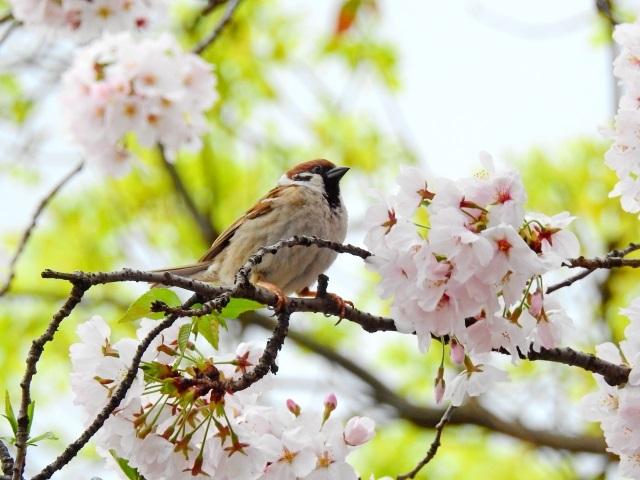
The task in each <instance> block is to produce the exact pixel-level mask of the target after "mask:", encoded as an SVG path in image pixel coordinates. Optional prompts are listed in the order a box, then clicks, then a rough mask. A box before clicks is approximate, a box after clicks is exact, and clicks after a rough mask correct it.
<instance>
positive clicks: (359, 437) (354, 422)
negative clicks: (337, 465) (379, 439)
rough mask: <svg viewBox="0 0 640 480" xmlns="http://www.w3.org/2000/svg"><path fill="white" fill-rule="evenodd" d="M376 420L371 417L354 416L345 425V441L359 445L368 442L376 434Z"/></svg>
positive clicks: (355, 445) (353, 445) (352, 444)
mask: <svg viewBox="0 0 640 480" xmlns="http://www.w3.org/2000/svg"><path fill="white" fill-rule="evenodd" d="M375 428H376V422H374V421H373V420H372V419H370V418H369V417H353V418H352V419H351V420H349V421H348V422H347V425H346V426H345V427H344V434H343V438H344V443H346V444H347V445H351V446H352V447H357V446H358V445H362V444H363V443H367V442H368V441H369V440H371V439H372V438H373V436H374V435H375V434H376V432H375Z"/></svg>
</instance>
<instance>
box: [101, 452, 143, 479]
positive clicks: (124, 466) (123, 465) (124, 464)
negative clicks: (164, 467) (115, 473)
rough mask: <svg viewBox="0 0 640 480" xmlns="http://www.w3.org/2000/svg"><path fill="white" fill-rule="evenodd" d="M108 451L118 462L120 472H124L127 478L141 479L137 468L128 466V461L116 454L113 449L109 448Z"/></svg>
mask: <svg viewBox="0 0 640 480" xmlns="http://www.w3.org/2000/svg"><path fill="white" fill-rule="evenodd" d="M109 453H110V454H111V456H112V457H113V458H114V459H115V461H116V462H117V463H118V466H119V467H120V470H122V473H124V474H125V476H126V477H127V478H128V479H129V480H143V478H142V475H140V474H139V473H138V470H136V469H135V468H133V467H132V466H130V465H129V462H128V461H127V460H126V459H124V458H121V457H119V456H118V455H116V452H115V450H109Z"/></svg>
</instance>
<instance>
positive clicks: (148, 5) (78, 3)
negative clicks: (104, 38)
mask: <svg viewBox="0 0 640 480" xmlns="http://www.w3.org/2000/svg"><path fill="white" fill-rule="evenodd" d="M9 3H10V4H11V7H12V9H11V11H12V13H13V15H14V16H15V18H16V19H18V20H20V21H21V22H23V23H25V24H26V25H28V26H30V27H36V28H40V29H47V30H49V31H52V32H55V33H63V34H69V35H72V36H73V37H74V38H77V39H80V40H88V39H92V38H97V37H99V36H100V35H101V34H103V33H105V32H111V33H115V32H121V31H131V32H135V31H147V30H149V29H150V28H151V27H152V26H153V25H157V24H159V23H161V22H162V21H163V19H164V17H166V15H167V3H166V1H164V0H93V1H86V0H9Z"/></svg>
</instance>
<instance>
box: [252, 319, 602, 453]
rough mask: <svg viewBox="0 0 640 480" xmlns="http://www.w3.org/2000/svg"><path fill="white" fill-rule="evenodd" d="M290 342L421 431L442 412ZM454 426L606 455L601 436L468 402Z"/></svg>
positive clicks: (311, 345)
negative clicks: (530, 423) (548, 426)
mask: <svg viewBox="0 0 640 480" xmlns="http://www.w3.org/2000/svg"><path fill="white" fill-rule="evenodd" d="M241 320H242V321H243V322H244V323H245V324H248V325H256V326H259V327H261V328H264V329H267V330H272V329H273V328H274V327H275V322H274V321H273V320H271V319H269V318H266V317H265V316H263V315H260V314H259V313H256V312H247V313H245V314H243V315H242V318H241ZM287 336H288V338H289V339H290V340H292V341H293V342H295V343H296V344H298V345H299V346H301V347H302V348H306V349H308V350H310V351H312V352H313V353H315V354H317V355H320V356H322V357H324V358H325V359H327V360H328V361H330V362H331V363H333V364H335V365H337V366H339V367H341V368H343V369H344V370H346V371H347V372H349V373H351V374H352V375H353V376H355V377H356V378H358V379H359V380H361V381H362V382H363V383H364V384H365V385H366V386H367V387H369V389H370V391H371V397H372V399H373V400H374V401H376V402H379V403H383V404H386V405H389V406H390V407H392V408H393V409H394V411H395V413H396V415H397V416H398V418H402V419H404V420H407V421H409V422H411V423H413V424H414V425H416V426H419V427H422V428H434V426H435V425H436V423H437V422H438V420H439V419H440V418H441V417H442V415H443V413H444V411H443V410H442V409H439V408H433V407H425V406H419V405H415V404H414V403H411V402H409V401H408V400H407V399H406V398H405V397H404V396H401V395H399V394H397V393H396V392H394V391H393V390H391V389H390V388H389V387H388V386H387V385H386V384H385V383H383V382H382V381H381V380H380V379H379V378H378V377H376V376H375V375H373V374H372V373H371V372H370V371H369V370H367V369H365V368H363V367H362V366H360V365H358V364H357V363H356V362H354V361H353V360H351V359H350V358H348V357H345V356H344V355H342V354H340V353H339V352H337V351H335V350H333V349H332V348H329V347H327V346H325V345H323V344H321V343H319V342H317V341H316V340H314V339H313V338H311V337H310V336H309V335H306V334H304V333H302V332H299V331H297V330H289V334H288V335H287ZM451 423H452V424H455V425H476V426H479V427H483V428H487V429H489V430H492V431H494V432H497V433H502V434H504V435H509V436H511V437H513V438H517V439H519V440H522V441H524V442H527V443H530V444H532V445H535V446H541V447H550V448H554V449H562V450H567V451H572V452H590V453H600V454H602V453H605V448H606V445H605V443H604V441H603V439H602V438H601V437H591V436H574V435H563V434H562V433H559V432H552V431H545V430H535V429H530V428H527V427H525V426H524V425H522V424H521V423H519V422H518V421H507V420H503V419H501V418H499V417H497V416H496V415H494V414H493V413H492V412H491V411H489V410H487V409H485V408H484V407H482V406H481V405H480V404H478V403H477V402H470V403H467V404H466V405H464V406H462V407H459V408H458V410H457V411H456V415H455V416H454V417H453V418H452V419H451Z"/></svg>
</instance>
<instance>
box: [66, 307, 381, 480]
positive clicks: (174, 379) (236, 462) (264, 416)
mask: <svg viewBox="0 0 640 480" xmlns="http://www.w3.org/2000/svg"><path fill="white" fill-rule="evenodd" d="M155 325H156V323H155V322H153V321H151V320H143V321H142V323H141V326H140V328H139V330H138V333H137V335H138V337H139V339H141V338H143V337H144V336H146V335H147V333H148V332H149V331H150V330H151V329H152V328H153V327H154V326H155ZM185 326H186V327H185ZM189 326H190V320H186V319H182V320H180V321H178V322H177V323H176V324H175V325H174V326H172V327H171V328H169V329H167V330H165V331H164V333H163V334H161V335H160V336H159V337H157V338H156V339H155V340H154V341H153V343H152V344H151V345H150V347H149V348H148V349H147V351H146V353H145V355H144V357H143V366H142V368H141V369H140V370H139V371H138V374H137V376H136V378H135V380H134V383H133V385H132V387H131V389H130V390H129V392H128V393H127V395H126V397H125V399H124V400H123V401H122V402H121V404H120V406H119V408H118V409H117V410H116V412H115V413H114V414H112V415H111V417H110V418H109V419H108V420H107V421H106V423H105V424H104V427H103V428H102V429H101V430H100V431H99V432H98V434H97V438H96V444H97V446H98V447H99V449H100V451H101V452H102V453H103V454H104V455H105V456H109V455H110V454H111V455H115V456H116V457H119V458H124V459H126V460H127V461H128V464H129V466H130V467H133V468H135V469H137V470H138V472H139V473H140V474H141V475H143V476H144V477H146V478H154V479H159V480H162V479H180V478H185V479H186V478H193V476H197V475H206V476H210V477H212V478H218V479H221V480H225V479H229V480H230V479H237V480H243V479H264V480H266V479H278V480H287V479H291V480H294V479H309V480H322V479H326V480H329V479H332V480H355V479H356V478H358V477H357V475H356V473H355V472H354V470H353V467H351V465H349V464H348V463H347V462H346V457H347V455H349V453H350V452H351V451H353V450H354V449H355V448H357V447H358V446H360V445H363V444H364V443H366V442H368V441H369V440H370V439H371V438H372V437H373V435H374V427H375V424H374V421H373V420H371V419H369V418H367V417H353V418H351V419H350V420H349V421H348V422H347V423H346V425H343V424H342V423H341V422H340V421H339V420H338V419H337V418H336V417H335V416H332V412H333V411H334V410H335V409H336V407H337V399H336V397H335V395H333V394H330V395H328V396H327V397H326V399H325V401H324V408H323V410H320V411H312V410H310V411H307V410H306V409H302V408H301V407H300V406H299V405H298V404H297V403H295V402H294V401H293V400H291V399H289V400H287V402H286V404H285V405H283V406H282V407H274V406H268V405H267V404H265V403H261V402H260V399H261V394H262V393H264V392H265V381H267V382H268V381H269V380H272V377H270V376H267V377H265V379H263V380H262V381H260V382H259V383H256V384H254V385H252V386H251V387H249V388H248V389H246V390H243V391H239V392H236V393H233V394H232V393H229V392H225V391H218V390H216V389H215V388H213V387H210V385H212V384H213V383H214V382H215V380H219V379H225V378H226V379H233V378H238V377H239V376H240V375H242V374H243V373H244V372H246V371H247V370H248V369H251V368H252V366H253V365H255V364H256V363H257V361H258V358H259V356H260V354H261V353H262V350H263V346H262V345H259V344H257V343H242V344H240V345H239V346H238V348H237V350H236V352H235V353H234V354H231V355H227V356H225V355H220V356H219V357H220V358H224V357H227V358H226V360H217V359H216V360H214V359H212V358H207V357H205V356H204V355H203V354H202V353H201V348H198V346H197V343H194V342H191V341H189V342H187V343H186V348H185V349H184V350H182V351H181V348H180V344H181V343H182V344H183V345H185V343H184V337H183V334H182V333H181V332H184V331H185V328H186V331H187V332H189V331H190V330H189ZM78 334H79V337H80V343H77V344H74V345H72V346H71V360H72V365H73V373H72V390H73V393H74V396H75V403H76V404H78V405H80V406H81V407H82V408H83V410H84V411H85V412H86V414H87V415H88V416H89V417H90V418H91V417H93V416H95V415H96V413H98V412H99V411H100V410H101V409H102V407H103V405H104V404H105V403H106V402H107V399H108V398H109V397H110V396H111V395H112V394H113V391H114V389H115V388H117V386H118V384H119V382H120V380H121V379H122V378H123V376H124V375H125V372H126V371H127V368H128V367H129V365H130V362H131V359H132V357H133V355H134V352H135V350H136V348H137V347H138V344H139V341H138V340H135V339H132V338H124V339H122V340H119V341H118V342H115V343H111V341H110V329H109V327H108V326H107V324H106V323H105V322H104V320H103V319H102V318H100V317H92V318H91V319H90V320H88V321H87V322H85V323H83V324H81V325H80V327H79V329H78ZM179 338H182V340H178V339H179Z"/></svg>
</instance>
